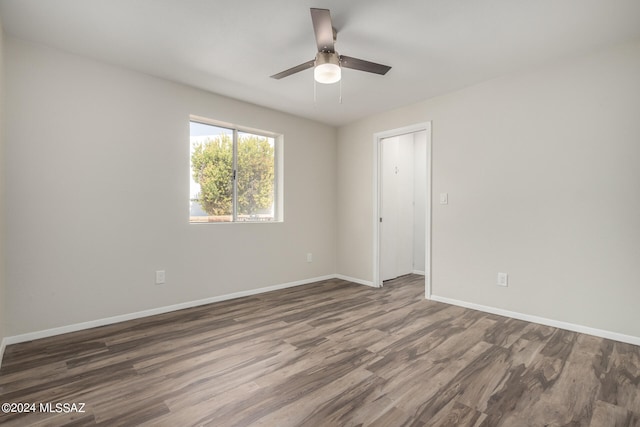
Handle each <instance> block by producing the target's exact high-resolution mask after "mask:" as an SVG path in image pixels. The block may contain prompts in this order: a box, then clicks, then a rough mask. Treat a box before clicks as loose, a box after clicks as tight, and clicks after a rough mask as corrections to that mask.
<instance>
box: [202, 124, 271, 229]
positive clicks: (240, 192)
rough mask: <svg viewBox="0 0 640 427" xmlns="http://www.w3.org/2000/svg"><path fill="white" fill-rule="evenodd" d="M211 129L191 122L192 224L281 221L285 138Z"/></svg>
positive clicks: (215, 126)
mask: <svg viewBox="0 0 640 427" xmlns="http://www.w3.org/2000/svg"><path fill="white" fill-rule="evenodd" d="M213 123H214V122H211V121H208V120H204V119H193V118H192V120H191V121H190V147H191V150H190V154H191V155H190V159H191V162H190V164H191V168H190V172H191V185H190V200H189V222H191V223H211V222H273V221H279V220H281V219H282V197H281V188H282V185H281V180H280V175H281V174H280V173H279V170H278V169H279V168H278V165H279V164H280V163H281V162H279V161H278V156H279V155H280V153H279V151H281V150H280V149H279V147H280V146H281V141H282V136H280V135H276V134H273V133H270V132H264V131H256V130H248V129H241V128H239V127H237V126H232V125H223V124H213Z"/></svg>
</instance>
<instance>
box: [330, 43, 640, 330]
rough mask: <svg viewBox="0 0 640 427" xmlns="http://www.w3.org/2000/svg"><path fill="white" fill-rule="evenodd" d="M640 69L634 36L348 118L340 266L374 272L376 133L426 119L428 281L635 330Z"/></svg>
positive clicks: (341, 160) (451, 295) (477, 296)
mask: <svg viewBox="0 0 640 427" xmlns="http://www.w3.org/2000/svg"><path fill="white" fill-rule="evenodd" d="M638 76H640V43H634V44H630V45H625V46H619V47H618V48H615V49H610V50H607V51H602V52H597V53H593V54H591V55H589V56H584V57H580V58H574V59H572V60H568V61H565V62H563V63H559V64H558V63H556V64H553V65H548V66H545V67H541V68H539V69H535V70H530V71H529V72H527V73H526V74H520V75H517V76H508V77H504V78H501V79H496V80H492V81H488V82H486V83H483V84H479V85H475V86H472V87H469V88H466V89H463V90H461V91H458V92H455V93H451V94H448V95H446V96H442V97H438V98H434V99H430V100H426V101H423V102H420V103H418V104H414V105H410V106H407V107H404V108H401V109H397V110H393V111H389V112H387V113H383V114H379V115H376V116H372V117H368V118H366V119H363V120H360V121H358V122H356V123H353V124H350V125H347V126H343V127H341V128H340V129H339V130H338V180H339V182H340V183H341V185H340V187H339V188H338V217H339V218H340V221H339V224H338V230H339V233H338V273H340V274H342V275H345V276H351V277H355V278H358V279H360V280H365V281H366V280H369V281H370V280H372V276H373V271H372V221H373V213H372V191H373V190H372V181H373V180H372V174H373V171H372V168H373V161H372V158H373V152H372V149H373V144H372V142H371V141H372V135H373V134H374V133H375V132H382V131H386V130H390V129H396V128H400V127H403V126H408V125H411V124H414V123H420V122H425V121H429V120H431V121H432V129H433V131H432V159H433V161H432V178H433V186H432V191H433V193H432V206H433V208H432V287H433V294H434V295H436V296H439V297H443V298H448V299H451V300H456V301H461V302H467V303H473V304H476V305H482V306H486V307H494V308H498V309H501V310H508V311H512V312H516V313H522V314H526V315H531V316H538V317H541V318H545V319H551V320H556V321H561V322H566V323H571V324H576V325H582V326H586V327H590V328H596V329H601V330H605V331H611V332H615V333H619V334H625V335H630V336H634V337H640V314H639V313H640V311H639V310H638V301H640V286H639V283H640V262H638V260H640V191H639V189H638V188H639V187H638V185H639V183H640V167H639V164H638V162H639V161H640V143H639V141H640V120H638V112H639V111H640V78H638ZM424 84H429V82H428V80H425V82H424ZM442 192H448V193H449V204H448V205H440V204H439V203H438V195H439V194H440V193H442ZM498 272H507V273H508V274H509V278H510V284H509V287H508V288H501V287H497V286H496V277H497V273H498Z"/></svg>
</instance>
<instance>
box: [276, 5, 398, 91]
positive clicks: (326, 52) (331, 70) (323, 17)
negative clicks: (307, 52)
mask: <svg viewBox="0 0 640 427" xmlns="http://www.w3.org/2000/svg"><path fill="white" fill-rule="evenodd" d="M311 21H312V22H313V32H314V33H315V36H316V44H317V46H318V53H316V57H315V59H312V60H311V61H307V62H305V63H304V64H300V65H296V66H295V67H293V68H289V69H288V70H285V71H282V72H280V73H278V74H274V75H273V76H271V77H272V78H274V79H278V80H279V79H281V78H283V77H287V76H290V75H292V74H295V73H298V72H300V71H304V70H306V69H309V68H312V67H314V70H313V76H314V78H315V80H316V81H317V82H318V83H325V84H330V83H336V82H338V81H339V80H340V78H341V68H342V67H344V68H351V69H353V70H360V71H366V72H368V73H375V74H381V75H385V74H387V71H389V70H390V69H391V67H389V66H388V65H382V64H376V63H375V62H369V61H365V60H364V59H358V58H353V57H351V56H346V55H339V54H338V52H336V50H335V47H334V44H335V42H336V36H337V31H336V29H335V28H333V25H332V24H331V13H330V12H329V9H316V8H311Z"/></svg>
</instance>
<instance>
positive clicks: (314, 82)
mask: <svg viewBox="0 0 640 427" xmlns="http://www.w3.org/2000/svg"><path fill="white" fill-rule="evenodd" d="M316 84H317V83H316V79H313V103H314V104H315V103H316V101H317V98H316Z"/></svg>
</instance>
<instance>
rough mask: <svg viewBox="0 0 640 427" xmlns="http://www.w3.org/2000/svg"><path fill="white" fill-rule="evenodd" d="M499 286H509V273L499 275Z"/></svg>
mask: <svg viewBox="0 0 640 427" xmlns="http://www.w3.org/2000/svg"><path fill="white" fill-rule="evenodd" d="M497 285H498V286H504V287H505V288H506V287H507V286H509V275H508V274H507V273H498V283H497Z"/></svg>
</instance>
